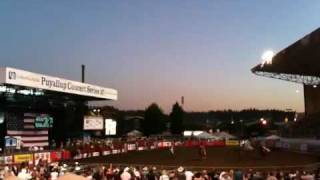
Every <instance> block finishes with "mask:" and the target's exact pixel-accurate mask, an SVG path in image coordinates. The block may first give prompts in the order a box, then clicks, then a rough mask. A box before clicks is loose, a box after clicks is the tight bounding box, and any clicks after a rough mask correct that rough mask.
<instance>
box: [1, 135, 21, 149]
mask: <svg viewBox="0 0 320 180" xmlns="http://www.w3.org/2000/svg"><path fill="white" fill-rule="evenodd" d="M5 147H11V148H15V149H20V148H21V136H6V137H5Z"/></svg>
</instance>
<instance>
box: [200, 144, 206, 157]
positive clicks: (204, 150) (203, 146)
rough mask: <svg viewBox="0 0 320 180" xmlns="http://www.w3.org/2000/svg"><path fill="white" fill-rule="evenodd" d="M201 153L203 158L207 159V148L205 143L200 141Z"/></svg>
mask: <svg viewBox="0 0 320 180" xmlns="http://www.w3.org/2000/svg"><path fill="white" fill-rule="evenodd" d="M199 154H200V157H201V160H204V159H207V150H206V147H205V145H204V144H203V143H200V146H199Z"/></svg>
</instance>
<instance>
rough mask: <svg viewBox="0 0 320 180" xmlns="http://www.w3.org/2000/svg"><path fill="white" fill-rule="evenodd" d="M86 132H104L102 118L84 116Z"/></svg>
mask: <svg viewBox="0 0 320 180" xmlns="http://www.w3.org/2000/svg"><path fill="white" fill-rule="evenodd" d="M83 129H84V130H103V117H102V116H84V118H83Z"/></svg>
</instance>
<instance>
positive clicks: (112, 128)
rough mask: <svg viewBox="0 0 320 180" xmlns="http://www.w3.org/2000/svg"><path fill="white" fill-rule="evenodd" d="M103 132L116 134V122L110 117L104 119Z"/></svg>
mask: <svg viewBox="0 0 320 180" xmlns="http://www.w3.org/2000/svg"><path fill="white" fill-rule="evenodd" d="M104 124H105V132H106V135H116V133H117V122H116V121H114V120H112V119H106V120H105V123H104Z"/></svg>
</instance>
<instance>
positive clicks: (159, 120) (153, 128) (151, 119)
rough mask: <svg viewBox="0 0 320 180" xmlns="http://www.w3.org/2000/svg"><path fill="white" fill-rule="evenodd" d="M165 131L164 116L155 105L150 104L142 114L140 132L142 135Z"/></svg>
mask: <svg viewBox="0 0 320 180" xmlns="http://www.w3.org/2000/svg"><path fill="white" fill-rule="evenodd" d="M164 130H165V121H164V114H163V112H162V110H161V109H160V107H159V106H158V105H157V104H156V103H152V104H151V105H150V106H149V107H148V108H147V109H146V110H145V113H144V120H143V121H142V131H143V133H144V135H146V136H149V135H151V134H158V133H161V132H162V131H164Z"/></svg>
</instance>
